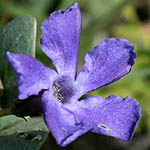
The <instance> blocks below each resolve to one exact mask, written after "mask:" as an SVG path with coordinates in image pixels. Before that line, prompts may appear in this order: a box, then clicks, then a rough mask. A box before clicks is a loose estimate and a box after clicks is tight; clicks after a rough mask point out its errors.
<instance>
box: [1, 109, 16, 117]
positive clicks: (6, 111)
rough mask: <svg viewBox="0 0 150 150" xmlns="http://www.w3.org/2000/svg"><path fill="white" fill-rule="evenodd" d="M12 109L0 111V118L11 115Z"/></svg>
mask: <svg viewBox="0 0 150 150" xmlns="http://www.w3.org/2000/svg"><path fill="white" fill-rule="evenodd" d="M12 114H13V113H12V109H11V108H7V109H2V110H0V117H4V116H8V115H12Z"/></svg>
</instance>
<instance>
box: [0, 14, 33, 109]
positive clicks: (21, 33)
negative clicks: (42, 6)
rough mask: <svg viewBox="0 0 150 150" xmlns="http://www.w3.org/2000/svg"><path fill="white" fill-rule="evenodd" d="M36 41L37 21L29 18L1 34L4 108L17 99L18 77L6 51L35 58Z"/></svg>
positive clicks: (8, 27)
mask: <svg viewBox="0 0 150 150" xmlns="http://www.w3.org/2000/svg"><path fill="white" fill-rule="evenodd" d="M35 40H36V20H35V19H34V18H33V17H29V16H26V17H19V18H16V19H14V20H13V21H11V22H9V23H8V24H7V25H6V26H5V27H4V28H3V29H2V30H1V32H0V60H1V61H0V75H1V79H2V82H3V85H4V89H5V90H4V95H3V97H2V100H1V104H2V107H3V108H6V107H10V106H12V105H13V103H14V100H16V99H17V80H16V75H15V73H14V71H13V70H12V68H11V66H10V65H9V64H8V61H7V59H6V58H5V57H6V56H5V55H6V51H7V50H8V51H12V52H20V53H25V54H29V55H32V56H34V55H35Z"/></svg>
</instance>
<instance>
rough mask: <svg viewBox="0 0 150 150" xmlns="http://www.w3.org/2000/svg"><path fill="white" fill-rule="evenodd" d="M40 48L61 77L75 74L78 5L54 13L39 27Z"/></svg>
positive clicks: (78, 38) (78, 24)
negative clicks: (40, 33) (40, 30)
mask: <svg viewBox="0 0 150 150" xmlns="http://www.w3.org/2000/svg"><path fill="white" fill-rule="evenodd" d="M41 29H42V31H43V34H42V38H41V48H42V50H43V52H44V53H45V54H46V55H47V56H48V57H49V58H51V59H52V61H53V64H54V66H55V67H56V69H57V71H58V73H59V74H61V75H70V76H71V77H72V78H73V79H74V77H75V74H76V67H77V66H76V65H77V53H78V46H79V41H80V32H81V13H80V9H79V7H78V3H77V2H76V3H74V4H73V5H72V6H71V7H69V8H68V9H66V10H61V11H57V12H54V13H52V14H51V15H50V17H48V18H47V19H45V21H44V22H43V24H42V27H41Z"/></svg>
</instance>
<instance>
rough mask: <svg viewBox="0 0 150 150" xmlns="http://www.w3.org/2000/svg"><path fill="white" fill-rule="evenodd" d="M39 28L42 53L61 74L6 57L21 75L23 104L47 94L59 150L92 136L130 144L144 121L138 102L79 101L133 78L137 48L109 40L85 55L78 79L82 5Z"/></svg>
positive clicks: (20, 56) (47, 109)
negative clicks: (124, 79) (126, 78)
mask: <svg viewBox="0 0 150 150" xmlns="http://www.w3.org/2000/svg"><path fill="white" fill-rule="evenodd" d="M41 28H42V31H43V34H42V37H41V48H42V50H43V52H44V53H45V54H46V55H47V56H48V57H49V58H50V59H51V60H52V62H53V64H54V66H55V67H56V70H57V72H56V71H54V70H52V69H50V68H48V67H46V66H45V65H43V64H42V63H41V62H39V61H38V60H37V59H35V58H33V57H32V56H28V55H25V54H18V53H12V52H7V57H8V60H9V62H10V63H11V65H12V66H13V68H14V70H15V72H16V73H17V77H18V88H19V99H22V100H23V99H26V98H28V97H29V96H32V95H38V94H39V92H40V91H41V90H43V89H45V92H44V93H43V95H42V109H43V114H44V119H45V121H46V124H47V126H48V128H49V130H50V131H51V133H52V135H53V136H54V137H55V139H56V141H57V143H58V144H59V145H60V146H66V145H67V144H69V143H70V142H72V141H74V140H75V139H76V138H77V137H78V136H81V135H82V134H84V133H86V132H88V131H91V132H96V133H101V134H105V135H108V136H113V137H116V138H119V139H121V140H123V141H129V140H130V139H131V137H132V135H133V133H134V131H135V128H136V125H137V121H138V120H139V118H140V115H141V108H140V106H139V104H138V103H137V102H136V100H135V99H132V98H130V97H126V98H121V97H120V96H117V95H112V96H109V97H107V98H106V99H104V98H103V97H101V96H99V97H97V96H90V97H88V98H85V99H83V100H80V101H79V98H80V97H81V96H82V95H83V94H86V93H88V92H91V91H93V90H96V89H98V88H100V87H103V86H105V85H108V84H110V83H112V82H114V81H116V80H119V79H120V78H121V77H123V76H125V75H126V74H127V73H129V72H130V70H131V66H132V65H133V64H134V59H135V57H136V54H135V52H134V47H133V46H132V45H131V44H130V42H129V41H128V40H126V39H119V38H109V39H106V40H105V41H103V42H101V43H100V45H98V46H97V47H95V48H93V49H92V50H91V51H89V52H88V53H87V54H86V56H85V65H84V67H83V68H82V69H81V71H80V72H79V73H78V74H77V75H76V71H77V69H76V68H77V54H78V46H79V41H80V32H81V12H80V9H79V7H78V3H77V2H76V3H74V4H73V5H72V6H70V7H69V8H68V9H66V10H61V11H57V12H54V13H52V14H51V16H50V17H48V18H47V19H46V20H45V21H44V22H43V24H42V27H41Z"/></svg>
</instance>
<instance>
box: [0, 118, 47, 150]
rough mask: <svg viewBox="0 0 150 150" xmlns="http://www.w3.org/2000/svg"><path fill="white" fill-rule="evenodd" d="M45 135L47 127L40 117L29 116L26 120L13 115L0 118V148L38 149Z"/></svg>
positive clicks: (4, 149)
mask: <svg viewBox="0 0 150 150" xmlns="http://www.w3.org/2000/svg"><path fill="white" fill-rule="evenodd" d="M10 120H11V121H10ZM8 123H10V126H8ZM12 125H13V126H12ZM47 136H48V129H47V127H46V125H45V123H44V121H43V119H42V118H29V119H28V121H27V122H25V120H23V119H18V118H16V117H15V116H7V117H3V118H0V143H1V144H0V149H1V150H38V149H40V147H41V146H42V145H43V144H44V142H45V140H46V138H47Z"/></svg>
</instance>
